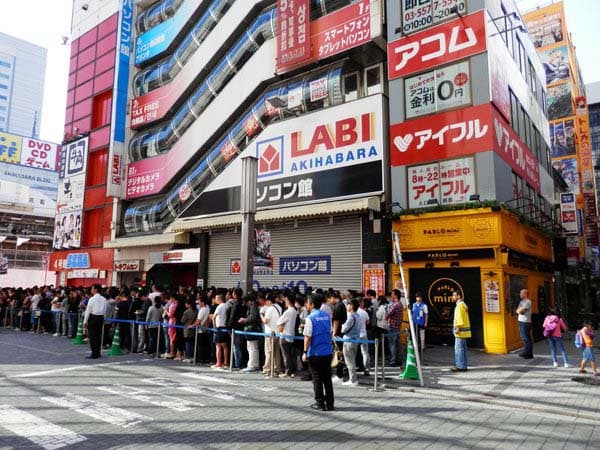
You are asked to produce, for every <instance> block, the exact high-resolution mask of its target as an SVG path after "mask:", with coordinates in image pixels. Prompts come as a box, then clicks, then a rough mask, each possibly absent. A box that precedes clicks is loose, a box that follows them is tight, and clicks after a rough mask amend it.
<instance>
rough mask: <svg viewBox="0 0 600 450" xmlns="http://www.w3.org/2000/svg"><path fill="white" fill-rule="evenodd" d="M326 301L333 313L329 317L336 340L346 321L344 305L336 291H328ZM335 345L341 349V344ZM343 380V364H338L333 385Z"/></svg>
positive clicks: (341, 336)
mask: <svg viewBox="0 0 600 450" xmlns="http://www.w3.org/2000/svg"><path fill="white" fill-rule="evenodd" d="M328 301H329V303H330V304H331V309H332V311H333V315H332V317H331V320H332V328H333V336H334V337H338V338H343V337H344V336H343V334H342V325H343V324H344V322H346V319H347V311H346V305H344V303H343V302H342V300H341V297H340V293H339V292H338V291H330V292H329V294H328ZM336 345H337V346H338V347H339V348H341V347H342V343H341V342H337V343H336ZM343 378H344V364H343V362H340V363H339V364H338V365H337V367H336V374H335V375H334V376H333V377H332V381H333V382H334V383H339V382H341V381H342V380H343Z"/></svg>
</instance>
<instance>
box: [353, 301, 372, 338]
mask: <svg viewBox="0 0 600 450" xmlns="http://www.w3.org/2000/svg"><path fill="white" fill-rule="evenodd" d="M356 312H357V313H358V317H360V337H361V338H366V337H367V322H368V321H369V313H368V312H366V311H365V310H364V309H362V308H358V311H356Z"/></svg>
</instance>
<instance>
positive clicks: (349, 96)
mask: <svg viewBox="0 0 600 450" xmlns="http://www.w3.org/2000/svg"><path fill="white" fill-rule="evenodd" d="M358 88H359V84H358V72H354V73H350V74H348V75H346V76H345V77H344V101H346V102H350V101H352V100H356V99H358Z"/></svg>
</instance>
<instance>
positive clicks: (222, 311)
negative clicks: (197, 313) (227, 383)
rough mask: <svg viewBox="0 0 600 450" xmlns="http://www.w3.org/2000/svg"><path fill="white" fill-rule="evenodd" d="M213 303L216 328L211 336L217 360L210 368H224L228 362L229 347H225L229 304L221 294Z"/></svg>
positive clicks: (214, 325)
mask: <svg viewBox="0 0 600 450" xmlns="http://www.w3.org/2000/svg"><path fill="white" fill-rule="evenodd" d="M215 305H216V309H215V312H214V314H213V318H212V321H213V327H214V328H216V329H217V331H216V332H215V334H214V336H213V340H214V344H215V346H216V360H217V361H216V362H215V364H213V365H212V366H210V368H211V369H225V368H226V367H227V366H228V364H229V348H228V347H227V340H228V338H229V334H228V333H227V309H228V308H229V305H228V304H227V303H226V302H225V298H224V297H223V294H217V296H216V297H215Z"/></svg>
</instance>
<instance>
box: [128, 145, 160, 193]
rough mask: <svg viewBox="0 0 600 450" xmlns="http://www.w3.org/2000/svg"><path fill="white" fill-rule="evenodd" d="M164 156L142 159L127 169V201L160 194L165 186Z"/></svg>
mask: <svg viewBox="0 0 600 450" xmlns="http://www.w3.org/2000/svg"><path fill="white" fill-rule="evenodd" d="M165 166H166V154H162V155H159V156H155V157H153V158H148V159H142V160H141V161H136V162H134V163H131V164H129V167H128V168H127V189H126V191H125V195H126V198H127V199H131V198H136V197H144V196H146V195H152V194H156V193H158V192H160V190H161V189H162V188H163V186H164V185H165V182H166V181H165V175H166V174H165Z"/></svg>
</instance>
